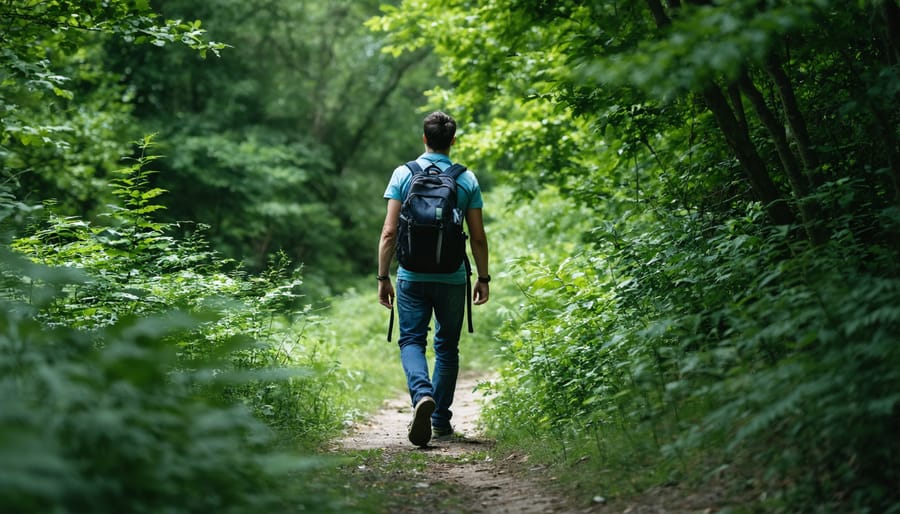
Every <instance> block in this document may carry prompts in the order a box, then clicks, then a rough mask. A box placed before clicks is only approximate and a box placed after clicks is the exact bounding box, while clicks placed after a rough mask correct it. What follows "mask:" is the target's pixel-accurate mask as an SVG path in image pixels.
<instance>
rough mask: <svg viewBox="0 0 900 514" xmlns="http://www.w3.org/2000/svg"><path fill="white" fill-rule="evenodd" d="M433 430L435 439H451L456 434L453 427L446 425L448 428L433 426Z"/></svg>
mask: <svg viewBox="0 0 900 514" xmlns="http://www.w3.org/2000/svg"><path fill="white" fill-rule="evenodd" d="M431 432H432V433H433V434H434V438H435V439H439V440H442V441H447V440H450V439H452V438H453V436H454V435H455V434H456V433H455V432H454V431H453V427H446V428H441V427H431Z"/></svg>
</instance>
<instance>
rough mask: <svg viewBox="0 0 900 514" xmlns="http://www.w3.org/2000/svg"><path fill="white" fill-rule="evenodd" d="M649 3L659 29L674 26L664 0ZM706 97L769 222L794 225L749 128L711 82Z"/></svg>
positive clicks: (792, 215) (789, 210)
mask: <svg viewBox="0 0 900 514" xmlns="http://www.w3.org/2000/svg"><path fill="white" fill-rule="evenodd" d="M646 2H647V7H648V8H649V9H650V12H651V13H652V14H653V19H654V20H655V21H656V25H657V27H659V28H663V27H667V26H669V25H671V23H672V20H671V19H670V18H669V17H668V15H666V11H665V9H664V8H663V5H662V3H661V1H660V0H646ZM702 95H703V99H704V100H705V101H706V105H707V107H708V108H709V110H710V111H712V113H713V116H714V117H715V118H716V122H717V123H718V124H719V129H720V130H721V131H722V134H723V135H724V136H725V141H726V142H727V143H728V146H729V147H730V148H731V151H732V152H734V154H735V156H736V157H737V159H738V162H740V163H741V168H743V170H744V174H745V175H746V177H747V180H748V181H749V182H750V187H751V188H752V189H753V192H754V194H755V195H756V197H757V198H758V199H759V200H760V201H761V202H762V203H763V205H764V206H765V209H766V214H768V216H769V219H771V220H772V222H774V223H775V224H776V225H789V224H791V223H793V222H794V213H793V212H792V211H791V209H790V206H789V205H788V203H787V201H786V200H785V198H784V195H782V193H781V191H779V189H778V186H776V185H775V182H773V181H772V177H770V176H769V173H768V171H767V170H766V164H765V162H764V161H763V160H762V157H760V156H759V153H758V152H757V151H756V147H755V146H753V141H751V140H750V133H749V132H748V131H747V130H746V128H743V129H742V127H741V123H740V121H738V119H737V117H736V116H735V114H734V112H733V111H732V110H731V107H730V106H729V105H728V100H727V99H726V98H725V95H724V94H723V93H722V90H721V89H719V86H717V85H716V84H715V83H712V82H711V83H710V84H709V85H707V86H706V87H705V88H704V89H703V91H702Z"/></svg>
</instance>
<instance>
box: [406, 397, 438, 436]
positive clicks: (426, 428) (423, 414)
mask: <svg viewBox="0 0 900 514" xmlns="http://www.w3.org/2000/svg"><path fill="white" fill-rule="evenodd" d="M434 408H435V404H434V399H433V398H429V397H425V398H422V399H421V400H419V403H417V404H416V408H415V412H414V414H413V420H412V424H411V425H410V426H409V442H411V443H412V444H414V445H416V446H427V445H428V441H430V440H431V414H432V413H433V412H434Z"/></svg>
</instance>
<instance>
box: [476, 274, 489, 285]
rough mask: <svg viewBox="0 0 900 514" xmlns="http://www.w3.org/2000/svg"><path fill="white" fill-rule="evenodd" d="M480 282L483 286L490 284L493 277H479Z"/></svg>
mask: <svg viewBox="0 0 900 514" xmlns="http://www.w3.org/2000/svg"><path fill="white" fill-rule="evenodd" d="M478 281H479V282H481V283H482V284H487V283H488V282H490V281H491V276H490V275H485V276H483V277H478Z"/></svg>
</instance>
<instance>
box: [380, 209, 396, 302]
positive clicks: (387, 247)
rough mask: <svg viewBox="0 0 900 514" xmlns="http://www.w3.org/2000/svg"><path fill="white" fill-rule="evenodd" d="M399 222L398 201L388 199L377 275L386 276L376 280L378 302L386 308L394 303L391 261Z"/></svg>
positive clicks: (382, 228)
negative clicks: (383, 278)
mask: <svg viewBox="0 0 900 514" xmlns="http://www.w3.org/2000/svg"><path fill="white" fill-rule="evenodd" d="M399 223H400V202H399V201H398V200H388V203H387V214H385V216H384V226H382V227H381V239H380V240H379V241H378V275H379V276H381V277H388V278H387V279H385V280H379V281H378V302H379V303H380V304H381V305H384V306H385V307H387V308H388V309H390V308H391V306H392V305H393V303H394V286H393V284H391V279H390V274H391V261H392V260H393V259H394V252H395V251H396V248H397V226H398V225H399Z"/></svg>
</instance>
